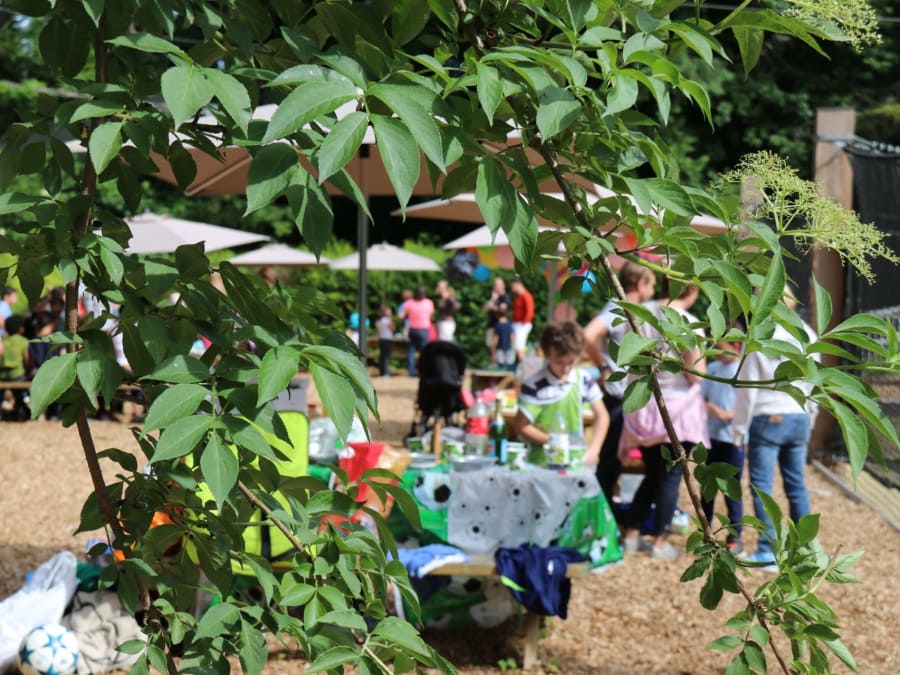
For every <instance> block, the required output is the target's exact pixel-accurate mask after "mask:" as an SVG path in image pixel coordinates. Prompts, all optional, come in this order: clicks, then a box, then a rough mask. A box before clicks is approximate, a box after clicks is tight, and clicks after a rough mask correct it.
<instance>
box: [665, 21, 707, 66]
mask: <svg viewBox="0 0 900 675" xmlns="http://www.w3.org/2000/svg"><path fill="white" fill-rule="evenodd" d="M669 30H671V31H672V32H673V33H675V34H676V35H678V37H680V38H681V39H682V40H683V41H684V43H685V44H686V45H687V46H688V47H690V48H691V49H692V50H694V51H695V52H696V53H697V54H698V55H699V56H700V58H701V59H703V62H704V63H706V64H707V65H710V66H711V65H712V62H713V48H712V44H714V43H713V41H712V40H711V39H710V38H709V37H708V36H706V35H704V34H703V33H701V32H700V31H698V30H697V29H696V28H695V27H694V26H692V25H691V24H689V23H685V22H681V21H677V22H673V23H671V24H669ZM716 46H717V47H718V45H716Z"/></svg>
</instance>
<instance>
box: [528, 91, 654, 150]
mask: <svg viewBox="0 0 900 675" xmlns="http://www.w3.org/2000/svg"><path fill="white" fill-rule="evenodd" d="M636 90H637V88H636V87H635V91H636ZM580 115H581V103H580V102H579V101H578V99H577V98H575V97H574V96H573V95H572V94H571V93H569V92H568V91H567V90H565V89H562V88H560V87H545V88H544V89H542V90H541V91H540V92H539V93H538V109H537V116H536V118H535V119H536V121H537V126H538V130H539V131H540V132H541V136H542V137H543V138H546V139H550V138H553V137H554V136H556V135H557V134H559V133H561V132H563V131H565V130H566V129H568V128H569V127H570V126H572V124H573V123H574V122H575V120H577V119H578V117H579V116H580Z"/></svg>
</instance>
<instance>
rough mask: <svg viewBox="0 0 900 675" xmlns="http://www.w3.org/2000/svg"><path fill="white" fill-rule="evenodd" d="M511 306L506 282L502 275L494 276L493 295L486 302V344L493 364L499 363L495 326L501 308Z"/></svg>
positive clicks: (506, 308)
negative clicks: (495, 342) (495, 344)
mask: <svg viewBox="0 0 900 675" xmlns="http://www.w3.org/2000/svg"><path fill="white" fill-rule="evenodd" d="M509 306H510V299H509V294H508V293H507V292H506V282H505V281H503V278H502V277H494V282H493V284H492V285H491V297H489V298H488V300H487V302H486V303H484V311H485V313H486V314H487V320H488V326H487V333H486V334H485V336H484V344H485V345H487V347H488V349H490V350H491V366H496V365H497V352H496V349H495V347H494V326H495V325H496V324H497V320H498V318H499V317H500V311H501V310H508V309H509Z"/></svg>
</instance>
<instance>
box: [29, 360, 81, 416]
mask: <svg viewBox="0 0 900 675" xmlns="http://www.w3.org/2000/svg"><path fill="white" fill-rule="evenodd" d="M77 356H78V354H77V352H70V353H68V354H62V355H60V356H55V357H53V358H52V359H48V360H47V361H46V362H44V365H42V366H41V367H40V368H39V369H38V371H37V374H36V375H35V376H34V380H33V382H32V383H31V419H33V420H35V419H37V418H38V417H40V416H41V414H43V412H44V410H46V409H47V406H48V405H50V404H51V403H53V402H54V401H55V400H56V399H58V398H59V397H60V396H62V394H63V393H64V392H65V391H66V390H67V389H68V388H69V387H71V386H72V385H73V384H75V376H76V373H77V371H76V359H77Z"/></svg>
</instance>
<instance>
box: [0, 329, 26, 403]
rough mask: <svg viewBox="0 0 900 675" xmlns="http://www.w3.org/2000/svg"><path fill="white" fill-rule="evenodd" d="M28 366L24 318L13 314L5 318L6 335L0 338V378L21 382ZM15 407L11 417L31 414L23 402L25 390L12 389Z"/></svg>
mask: <svg viewBox="0 0 900 675" xmlns="http://www.w3.org/2000/svg"><path fill="white" fill-rule="evenodd" d="M27 366H28V338H26V337H25V318H24V317H23V316H21V315H19V314H13V315H12V316H10V317H9V318H8V319H7V320H6V335H4V336H3V339H2V340H0V380H5V381H7V382H23V381H24V380H25V369H26V367H27ZM12 394H13V399H14V400H15V408H14V409H13V419H20V420H27V419H28V418H29V417H30V416H31V414H30V411H29V410H28V404H27V403H25V390H24V389H13V390H12Z"/></svg>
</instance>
